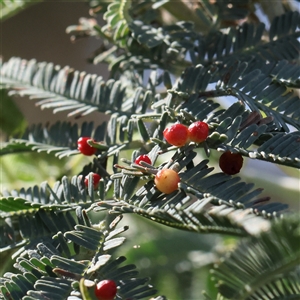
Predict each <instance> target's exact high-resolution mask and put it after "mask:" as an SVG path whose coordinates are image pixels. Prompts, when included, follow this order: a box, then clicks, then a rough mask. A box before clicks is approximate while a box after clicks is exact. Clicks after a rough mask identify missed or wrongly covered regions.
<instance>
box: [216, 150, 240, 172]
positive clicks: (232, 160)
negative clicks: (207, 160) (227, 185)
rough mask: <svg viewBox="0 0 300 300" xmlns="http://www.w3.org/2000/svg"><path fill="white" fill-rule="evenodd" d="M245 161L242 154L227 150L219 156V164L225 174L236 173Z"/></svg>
mask: <svg viewBox="0 0 300 300" xmlns="http://www.w3.org/2000/svg"><path fill="white" fill-rule="evenodd" d="M243 161H244V159H243V157H242V155H241V154H239V153H232V152H230V151H226V152H224V153H223V154H222V155H221V156H220V158H219V166H220V168H221V170H222V171H223V172H224V173H225V174H228V175H234V174H237V173H239V172H240V170H241V168H242V166H243Z"/></svg>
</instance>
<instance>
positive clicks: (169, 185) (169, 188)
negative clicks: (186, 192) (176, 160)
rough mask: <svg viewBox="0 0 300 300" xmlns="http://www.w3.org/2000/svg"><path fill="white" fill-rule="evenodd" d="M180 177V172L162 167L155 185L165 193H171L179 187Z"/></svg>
mask: <svg viewBox="0 0 300 300" xmlns="http://www.w3.org/2000/svg"><path fill="white" fill-rule="evenodd" d="M179 181H180V177H179V175H178V173H177V172H176V171H174V170H171V169H162V170H160V171H158V172H157V174H156V175H155V179H154V182H155V185H156V187H157V189H158V190H159V191H160V192H162V193H165V194H170V193H172V192H174V191H176V190H177V189H178V183H179Z"/></svg>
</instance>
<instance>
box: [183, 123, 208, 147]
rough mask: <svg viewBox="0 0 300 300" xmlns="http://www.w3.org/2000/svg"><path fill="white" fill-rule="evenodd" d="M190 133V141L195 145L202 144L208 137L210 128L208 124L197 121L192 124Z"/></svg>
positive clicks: (189, 128)
mask: <svg viewBox="0 0 300 300" xmlns="http://www.w3.org/2000/svg"><path fill="white" fill-rule="evenodd" d="M188 132H189V139H190V141H192V142H195V143H202V142H204V141H205V140H206V139H207V137H208V133H209V127H208V125H207V123H205V122H202V121H197V122H194V123H192V124H191V125H190V126H189V127H188Z"/></svg>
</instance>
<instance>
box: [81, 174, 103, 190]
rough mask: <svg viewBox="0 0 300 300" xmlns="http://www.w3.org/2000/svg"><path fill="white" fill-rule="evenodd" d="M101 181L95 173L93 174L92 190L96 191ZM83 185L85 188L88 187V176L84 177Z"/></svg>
mask: <svg viewBox="0 0 300 300" xmlns="http://www.w3.org/2000/svg"><path fill="white" fill-rule="evenodd" d="M100 179H101V176H100V175H99V174H97V173H93V184H94V190H95V189H97V187H98V184H99V181H100ZM84 185H85V186H86V187H88V186H89V176H88V175H87V176H85V179H84Z"/></svg>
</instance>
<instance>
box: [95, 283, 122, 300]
mask: <svg viewBox="0 0 300 300" xmlns="http://www.w3.org/2000/svg"><path fill="white" fill-rule="evenodd" d="M116 294H117V285H116V283H115V282H114V281H113V280H102V281H100V282H98V283H97V285H96V287H95V296H96V297H97V299H98V300H113V299H115V297H116Z"/></svg>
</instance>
